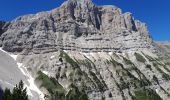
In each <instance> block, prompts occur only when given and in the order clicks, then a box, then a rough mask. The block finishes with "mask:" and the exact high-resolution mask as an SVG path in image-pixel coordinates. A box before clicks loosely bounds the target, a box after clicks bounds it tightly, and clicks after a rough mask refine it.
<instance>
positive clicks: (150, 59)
mask: <svg viewBox="0 0 170 100" xmlns="http://www.w3.org/2000/svg"><path fill="white" fill-rule="evenodd" d="M142 54H143V55H144V56H145V57H146V58H147V59H148V60H149V61H156V59H154V58H153V57H151V56H149V55H146V54H144V53H143V52H142Z"/></svg>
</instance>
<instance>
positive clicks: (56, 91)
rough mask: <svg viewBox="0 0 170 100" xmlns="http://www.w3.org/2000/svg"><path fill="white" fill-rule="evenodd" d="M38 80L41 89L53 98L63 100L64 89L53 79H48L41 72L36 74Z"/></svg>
mask: <svg viewBox="0 0 170 100" xmlns="http://www.w3.org/2000/svg"><path fill="white" fill-rule="evenodd" d="M38 75H39V76H38V77H37V79H38V80H41V81H42V84H41V87H44V88H46V89H47V90H48V92H49V93H50V94H51V95H52V97H54V98H56V99H57V98H59V99H60V100H64V98H65V94H64V93H65V90H64V88H63V87H62V86H61V85H60V84H59V83H58V81H56V79H55V78H49V77H48V76H47V75H45V74H44V73H42V72H41V71H39V72H38Z"/></svg>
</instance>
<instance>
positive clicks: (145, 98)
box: [135, 89, 162, 100]
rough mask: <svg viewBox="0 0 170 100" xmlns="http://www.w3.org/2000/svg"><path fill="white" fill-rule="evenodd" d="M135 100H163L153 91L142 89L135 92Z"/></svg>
mask: <svg viewBox="0 0 170 100" xmlns="http://www.w3.org/2000/svg"><path fill="white" fill-rule="evenodd" d="M135 100H162V99H161V97H160V96H159V95H158V94H157V93H156V92H155V91H153V90H152V89H141V90H137V91H135Z"/></svg>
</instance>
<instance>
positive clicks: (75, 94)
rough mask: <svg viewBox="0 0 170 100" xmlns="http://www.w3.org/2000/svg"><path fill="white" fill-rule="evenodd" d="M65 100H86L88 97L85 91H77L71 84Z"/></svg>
mask: <svg viewBox="0 0 170 100" xmlns="http://www.w3.org/2000/svg"><path fill="white" fill-rule="evenodd" d="M66 100H88V96H87V95H86V93H85V91H83V90H82V91H79V89H78V88H77V87H76V86H75V85H73V84H71V90H70V91H69V92H68V93H67V95H66Z"/></svg>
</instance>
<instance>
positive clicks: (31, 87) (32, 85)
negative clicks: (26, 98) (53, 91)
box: [0, 48, 45, 100]
mask: <svg viewBox="0 0 170 100" xmlns="http://www.w3.org/2000/svg"><path fill="white" fill-rule="evenodd" d="M0 50H1V51H3V52H4V53H6V54H8V55H9V56H11V57H12V58H13V59H14V60H15V61H16V60H17V56H18V55H14V54H10V53H8V52H6V51H4V50H3V49H2V48H0ZM17 65H18V68H19V69H20V71H21V72H22V73H23V75H25V76H27V77H28V82H29V86H27V85H25V87H27V93H28V95H30V96H33V94H32V93H31V90H32V91H35V92H37V93H38V94H39V95H40V97H39V100H45V99H44V94H43V93H42V92H41V91H40V90H39V88H38V87H37V86H36V85H35V83H34V80H35V79H34V78H33V77H32V76H31V74H30V73H29V72H28V70H27V69H26V67H24V66H23V65H22V63H17ZM7 84H9V85H10V83H7Z"/></svg>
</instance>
